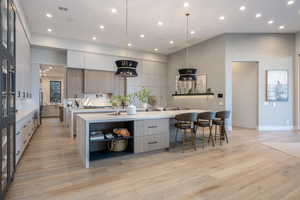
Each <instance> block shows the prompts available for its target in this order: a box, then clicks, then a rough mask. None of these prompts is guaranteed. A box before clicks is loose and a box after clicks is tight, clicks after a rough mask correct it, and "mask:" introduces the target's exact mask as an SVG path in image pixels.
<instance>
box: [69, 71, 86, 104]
mask: <svg viewBox="0 0 300 200" xmlns="http://www.w3.org/2000/svg"><path fill="white" fill-rule="evenodd" d="M83 85H84V72H83V70H82V69H75V68H68V69H67V70H66V87H65V88H66V92H65V94H66V95H65V96H66V98H78V97H80V96H81V95H82V94H83V93H84V88H83Z"/></svg>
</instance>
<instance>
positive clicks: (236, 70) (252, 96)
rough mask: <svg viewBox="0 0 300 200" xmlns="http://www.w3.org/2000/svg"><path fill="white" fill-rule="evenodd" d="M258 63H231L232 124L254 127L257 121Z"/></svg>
mask: <svg viewBox="0 0 300 200" xmlns="http://www.w3.org/2000/svg"><path fill="white" fill-rule="evenodd" d="M257 113H258V63H257V62H234V63H233V64H232V126H234V127H242V128H256V127H257V121H258V115H257Z"/></svg>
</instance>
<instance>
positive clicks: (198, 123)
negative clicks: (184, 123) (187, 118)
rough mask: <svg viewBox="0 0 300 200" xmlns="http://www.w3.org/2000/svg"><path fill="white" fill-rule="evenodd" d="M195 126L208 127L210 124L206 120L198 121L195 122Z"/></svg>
mask: <svg viewBox="0 0 300 200" xmlns="http://www.w3.org/2000/svg"><path fill="white" fill-rule="evenodd" d="M196 124H197V126H200V127H209V126H210V124H209V121H207V120H199V121H197V123H196Z"/></svg>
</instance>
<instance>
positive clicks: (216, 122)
mask: <svg viewBox="0 0 300 200" xmlns="http://www.w3.org/2000/svg"><path fill="white" fill-rule="evenodd" d="M213 124H214V125H218V126H223V125H224V124H225V123H224V120H221V119H214V120H213Z"/></svg>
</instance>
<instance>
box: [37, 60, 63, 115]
mask: <svg viewBox="0 0 300 200" xmlns="http://www.w3.org/2000/svg"><path fill="white" fill-rule="evenodd" d="M40 77H41V80H40V83H41V84H40V99H41V100H40V105H41V117H43V118H45V117H47V118H48V117H55V118H58V117H62V116H61V115H62V113H61V109H62V108H63V104H64V96H65V95H64V85H65V69H64V67H63V66H53V65H40Z"/></svg>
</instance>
